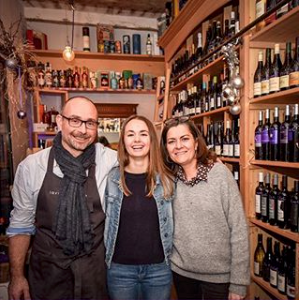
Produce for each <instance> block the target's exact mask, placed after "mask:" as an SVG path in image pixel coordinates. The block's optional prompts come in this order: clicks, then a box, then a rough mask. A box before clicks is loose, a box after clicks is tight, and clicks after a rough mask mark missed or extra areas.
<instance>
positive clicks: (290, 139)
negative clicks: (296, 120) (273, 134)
mask: <svg viewBox="0 0 299 300" xmlns="http://www.w3.org/2000/svg"><path fill="white" fill-rule="evenodd" d="M295 134H296V131H295V129H294V128H289V131H288V139H289V142H293V140H294V136H295Z"/></svg>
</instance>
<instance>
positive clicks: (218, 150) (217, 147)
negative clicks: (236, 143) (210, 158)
mask: <svg viewBox="0 0 299 300" xmlns="http://www.w3.org/2000/svg"><path fill="white" fill-rule="evenodd" d="M215 153H216V155H218V156H220V155H221V145H216V146H215Z"/></svg>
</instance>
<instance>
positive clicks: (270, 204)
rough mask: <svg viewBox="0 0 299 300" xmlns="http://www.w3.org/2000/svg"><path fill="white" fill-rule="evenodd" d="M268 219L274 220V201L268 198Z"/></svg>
mask: <svg viewBox="0 0 299 300" xmlns="http://www.w3.org/2000/svg"><path fill="white" fill-rule="evenodd" d="M269 219H270V220H274V219H275V199H274V198H269Z"/></svg>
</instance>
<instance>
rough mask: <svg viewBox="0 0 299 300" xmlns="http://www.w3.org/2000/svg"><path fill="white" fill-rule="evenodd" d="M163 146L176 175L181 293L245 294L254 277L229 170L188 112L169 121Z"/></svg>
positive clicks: (233, 299) (176, 264)
mask: <svg viewBox="0 0 299 300" xmlns="http://www.w3.org/2000/svg"><path fill="white" fill-rule="evenodd" d="M161 152H162V156H163V160H164V163H165V165H166V166H167V168H168V169H169V170H171V171H172V173H173V175H174V176H175V177H176V181H177V188H176V198H175V199H174V201H173V211H174V224H175V226H174V237H173V253H172V255H171V257H170V260H171V269H172V271H173V280H174V284H175V287H176V291H177V294H178V298H179V299H230V300H239V299H242V298H243V297H244V296H245V295H246V285H248V284H249V278H250V273H249V246H248V232H247V224H246V219H245V216H244V212H243V207H242V202H241V197H240V193H239V190H238V186H237V184H236V182H235V180H234V178H233V176H232V174H231V172H230V171H229V170H228V169H227V167H226V166H225V165H224V164H222V163H219V162H216V156H215V154H213V153H212V152H210V151H209V150H208V149H207V147H206V144H205V142H204V140H203V138H202V136H201V134H200V132H199V130H198V129H197V127H196V126H195V125H194V123H193V122H192V121H190V120H188V119H187V118H175V119H170V120H168V121H166V122H165V126H164V128H163V132H162V137H161Z"/></svg>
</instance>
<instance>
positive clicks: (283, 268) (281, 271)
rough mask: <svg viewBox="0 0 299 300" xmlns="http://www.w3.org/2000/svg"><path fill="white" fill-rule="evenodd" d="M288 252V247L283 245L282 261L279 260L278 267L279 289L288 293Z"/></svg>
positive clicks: (283, 292) (282, 292)
mask: <svg viewBox="0 0 299 300" xmlns="http://www.w3.org/2000/svg"><path fill="white" fill-rule="evenodd" d="M287 261H288V253H287V247H286V246H283V248H282V252H281V256H280V261H279V267H278V274H277V289H278V291H279V292H280V293H281V294H284V295H285V293H286V282H287V281H286V276H287V270H288V265H287Z"/></svg>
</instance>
